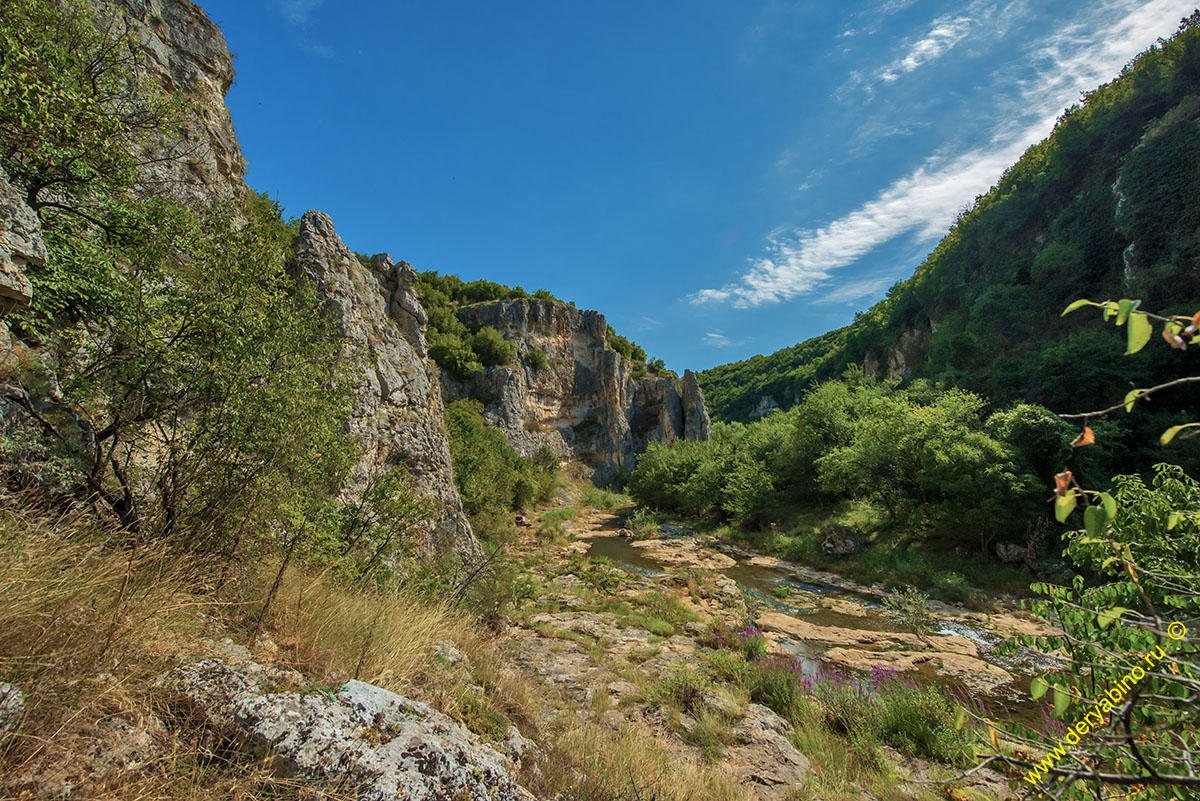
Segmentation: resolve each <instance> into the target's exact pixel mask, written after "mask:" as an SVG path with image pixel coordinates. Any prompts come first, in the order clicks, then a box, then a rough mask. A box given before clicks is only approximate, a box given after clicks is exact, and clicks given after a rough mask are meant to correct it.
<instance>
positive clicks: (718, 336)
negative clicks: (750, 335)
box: [704, 328, 744, 348]
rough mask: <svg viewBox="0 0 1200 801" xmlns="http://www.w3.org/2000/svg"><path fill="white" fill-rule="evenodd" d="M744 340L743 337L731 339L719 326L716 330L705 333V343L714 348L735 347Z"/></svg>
mask: <svg viewBox="0 0 1200 801" xmlns="http://www.w3.org/2000/svg"><path fill="white" fill-rule="evenodd" d="M743 342H744V340H741V339H730V338H729V337H727V336H725V332H724V331H721V330H720V329H719V328H718V329H717V330H715V331H709V332H708V333H707V334H705V335H704V344H706V345H709V346H711V347H714V348H734V347H737V346H738V345H741V344H742V343H743Z"/></svg>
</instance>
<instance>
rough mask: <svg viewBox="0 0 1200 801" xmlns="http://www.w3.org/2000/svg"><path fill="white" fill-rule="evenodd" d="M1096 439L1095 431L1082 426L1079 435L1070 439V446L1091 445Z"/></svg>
mask: <svg viewBox="0 0 1200 801" xmlns="http://www.w3.org/2000/svg"><path fill="white" fill-rule="evenodd" d="M1095 441H1096V433H1095V432H1094V431H1092V429H1091V428H1090V427H1089V426H1084V427H1083V431H1081V432H1079V436H1078V437H1076V438H1075V439H1073V440H1071V447H1072V448H1081V447H1083V446H1084V445H1091V444H1092V443H1093V442H1095Z"/></svg>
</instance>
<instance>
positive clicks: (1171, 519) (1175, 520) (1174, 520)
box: [1167, 512, 1180, 531]
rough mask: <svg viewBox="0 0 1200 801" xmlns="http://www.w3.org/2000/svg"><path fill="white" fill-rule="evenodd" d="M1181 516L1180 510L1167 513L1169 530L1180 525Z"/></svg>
mask: <svg viewBox="0 0 1200 801" xmlns="http://www.w3.org/2000/svg"><path fill="white" fill-rule="evenodd" d="M1179 518H1180V514H1179V512H1171V514H1169V515H1167V531H1171V530H1173V529H1174V528H1175V527H1176V526H1177V525H1179Z"/></svg>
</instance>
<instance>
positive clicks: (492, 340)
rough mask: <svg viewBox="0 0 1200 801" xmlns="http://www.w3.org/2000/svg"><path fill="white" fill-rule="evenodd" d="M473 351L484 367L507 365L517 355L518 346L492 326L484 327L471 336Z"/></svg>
mask: <svg viewBox="0 0 1200 801" xmlns="http://www.w3.org/2000/svg"><path fill="white" fill-rule="evenodd" d="M471 350H472V351H474V352H475V355H476V356H477V357H478V358H479V361H480V362H481V363H482V364H483V366H484V367H497V366H503V365H506V364H508V363H509V362H511V361H512V360H513V358H514V357H516V355H517V346H516V345H514V344H513V343H511V342H509V341H508V340H506V339H505V338H504V336H503V335H502V334H501V333H500V332H499V331H497V330H496V329H495V328H492V327H491V326H490V325H485V326H483V327H482V328H480V329H479V330H478V331H476V332H475V333H473V334H472V335H471Z"/></svg>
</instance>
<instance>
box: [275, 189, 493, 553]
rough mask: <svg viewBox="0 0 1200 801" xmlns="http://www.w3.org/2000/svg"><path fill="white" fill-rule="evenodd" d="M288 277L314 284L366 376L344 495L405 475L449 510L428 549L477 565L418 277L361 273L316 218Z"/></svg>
mask: <svg viewBox="0 0 1200 801" xmlns="http://www.w3.org/2000/svg"><path fill="white" fill-rule="evenodd" d="M293 250H294V252H295V258H294V259H293V260H292V262H291V263H290V265H289V270H290V271H291V272H292V273H293V275H295V276H296V277H297V278H301V277H302V278H305V279H307V280H309V281H311V282H312V284H313V286H314V287H316V290H317V292H318V294H319V296H320V297H322V298H323V299H324V302H325V308H326V310H327V311H328V313H329V315H330V317H331V319H332V320H333V321H334V322H335V324H336V325H337V327H338V333H339V334H341V335H342V336H343V337H345V338H346V358H348V359H352V360H354V364H355V365H356V368H355V369H356V370H360V371H361V381H360V382H359V383H358V386H357V389H356V400H355V407H354V410H353V412H352V414H351V417H350V419H349V420H348V421H347V428H348V430H349V431H350V433H351V434H352V435H353V436H354V437H355V438H356V439H357V440H358V441H359V443H360V444H361V446H362V448H363V455H362V458H361V459H360V460H359V462H358V463H357V464H356V465H355V467H354V472H353V476H352V478H351V481H350V485H349V486H348V487H347V488H346V490H347V492H350V493H354V492H358V491H361V490H362V489H363V488H364V487H366V486H367V485H368V484H369V483H370V481H371V480H372V478H373V477H375V476H378V475H380V474H381V473H382V472H383V471H386V470H387V469H389V468H392V467H394V466H397V465H401V466H403V467H404V468H405V469H407V470H408V472H409V473H410V474H411V475H412V476H413V478H414V479H415V480H416V482H417V484H418V486H419V487H420V488H421V489H423V490H424V491H426V492H427V493H429V494H430V495H431V496H432V497H433V498H435V499H436V500H437V501H438V502H439V503H440V505H441V507H442V514H441V515H440V517H438V518H436V519H434V520H431V521H428V523H426V534H427V535H428V536H427V546H428V548H429V550H431V551H433V552H437V553H443V552H446V551H451V550H452V551H455V552H457V553H458V554H460V555H461V556H463V557H466V558H470V557H473V556H475V555H477V554H478V552H479V545H478V543H477V542H476V541H475V538H474V536H473V535H472V533H471V527H470V524H469V523H468V522H467V519H466V518H465V517H464V516H463V512H462V501H461V500H460V499H459V495H458V490H457V489H456V488H455V485H454V476H453V473H452V470H451V466H450V449H449V445H448V444H447V441H446V432H445V429H444V428H443V427H442V399H441V393H440V390H439V387H438V384H437V381H436V379H432V378H431V372H430V367H431V364H430V363H429V362H428V361H427V360H426V357H425V312H424V310H422V309H421V305H420V304H419V303H418V302H417V293H416V282H417V275H416V273H415V272H414V271H413V269H412V268H411V267H409V266H408V265H407V264H406V263H404V262H400V264H393V263H392V260H391V258H389V257H388V256H386V255H379V256H376V257H375V258H374V260H373V262H372V264H371V267H370V268H367V267H364V266H363V265H362V264H360V263H359V261H358V259H357V258H355V256H354V253H353V252H352V251H351V250H350V249H349V248H348V247H346V245H345V243H343V242H342V240H341V239H340V238H339V237H338V235H337V232H336V231H334V228H333V221H332V220H330V219H329V216H328V215H326V214H322V213H321V212H319V211H310V212H308V213H307V214H305V215H304V217H303V218H302V219H301V220H300V233H299V235H298V236H297V237H296V241H295V242H294V243H293Z"/></svg>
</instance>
